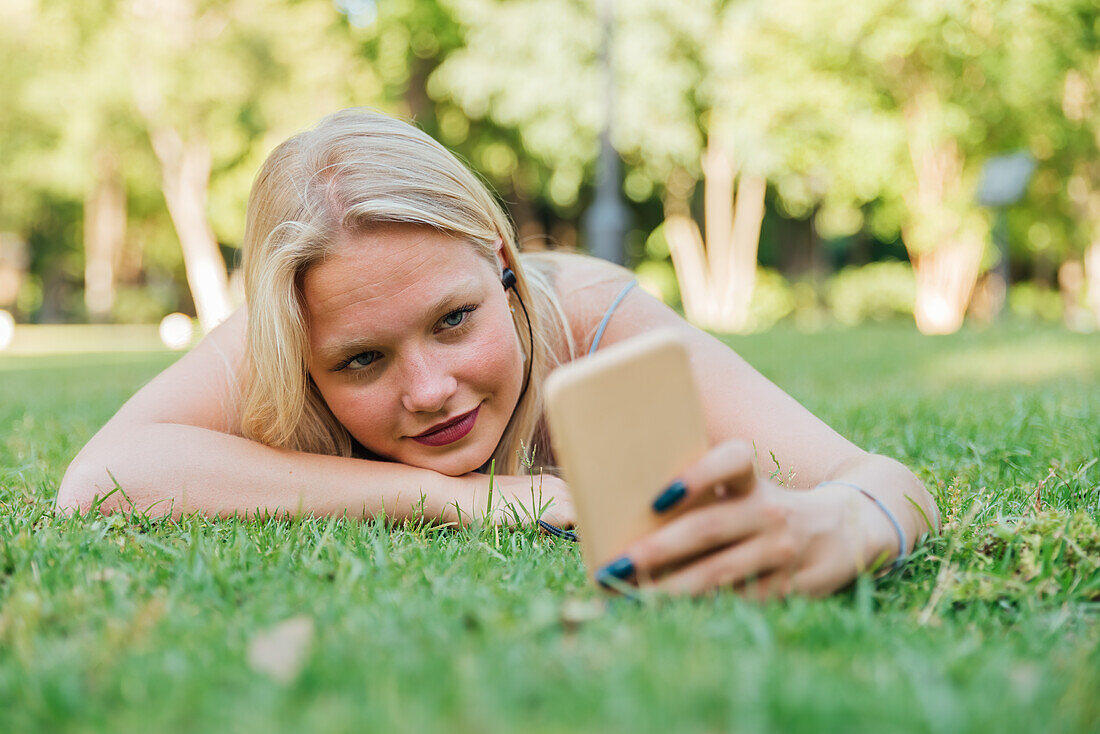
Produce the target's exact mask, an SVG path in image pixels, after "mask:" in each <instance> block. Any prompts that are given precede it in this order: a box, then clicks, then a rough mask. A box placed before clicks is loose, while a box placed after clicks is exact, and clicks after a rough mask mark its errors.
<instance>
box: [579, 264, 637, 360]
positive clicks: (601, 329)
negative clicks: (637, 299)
mask: <svg viewBox="0 0 1100 734" xmlns="http://www.w3.org/2000/svg"><path fill="white" fill-rule="evenodd" d="M636 285H638V281H636V280H632V281H630V282H629V283H627V284H626V285H625V286H623V289H622V290H621V291H619V295H617V296H615V300H614V301H612V302H611V305H610V306H608V308H607V313H605V314H604V315H603V320H602V321H600V325H599V328H597V329H596V336H595V338H594V339H592V346H591V347H589V348H588V353H589V354H592V352H594V351H596V347H598V346H600V339H603V332H604V329H606V328H607V322H608V321H610V320H611V314H613V313H615V309H616V308H618V307H619V304H620V303H622V300H623V299H624V298H626V294H627V293H629V292H630V289H631V288H633V287H634V286H636Z"/></svg>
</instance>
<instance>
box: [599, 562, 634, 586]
mask: <svg viewBox="0 0 1100 734" xmlns="http://www.w3.org/2000/svg"><path fill="white" fill-rule="evenodd" d="M633 575H634V561H632V560H630V559H629V558H627V557H626V556H621V557H619V558H616V559H615V560H614V561H612V562H611V563H609V564H607V565H606V566H604V567H603V568H601V569H600V570H599V571H597V572H596V580H597V581H599V582H600V583H601V584H602V583H603V582H604V581H605V580H606V579H608V578H612V577H613V578H617V579H619V580H620V581H623V580H625V579H628V578H630V577H631V576H633Z"/></svg>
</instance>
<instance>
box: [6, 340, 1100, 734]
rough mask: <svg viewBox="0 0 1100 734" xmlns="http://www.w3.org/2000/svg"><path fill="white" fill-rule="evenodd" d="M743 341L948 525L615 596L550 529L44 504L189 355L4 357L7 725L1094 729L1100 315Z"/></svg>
mask: <svg viewBox="0 0 1100 734" xmlns="http://www.w3.org/2000/svg"><path fill="white" fill-rule="evenodd" d="M730 343H731V344H733V345H734V346H735V347H736V348H737V349H738V350H739V351H740V352H741V353H742V354H743V355H745V356H746V357H747V358H748V359H749V360H750V361H751V362H752V363H753V364H755V365H756V366H757V367H758V368H759V369H761V370H762V371H763V372H764V373H765V374H767V375H768V376H769V377H771V378H772V379H773V380H775V381H776V382H777V383H778V384H779V385H781V386H782V387H784V388H785V389H787V390H788V391H789V392H790V393H792V394H793V395H794V396H795V397H797V398H798V399H799V400H801V401H802V402H803V403H804V404H806V405H807V406H808V407H809V408H810V409H811V410H813V411H814V412H815V413H817V414H818V415H819V416H821V417H822V418H824V419H825V420H826V421H827V422H829V423H830V424H831V425H833V426H834V427H836V428H837V429H838V430H839V431H840V432H841V433H843V434H845V435H846V436H848V437H850V438H852V439H853V440H854V441H855V442H856V443H858V444H860V445H861V446H863V447H865V448H867V449H870V450H872V451H877V452H881V453H885V454H888V455H891V456H895V457H897V458H899V459H901V460H902V461H904V462H905V463H907V464H908V465H909V466H911V467H912V468H913V469H914V470H915V471H916V472H917V473H918V475H919V476H921V477H922V478H923V479H925V480H926V481H927V482H928V485H929V487H931V488H932V489H933V491H934V493H935V494H936V496H937V498H938V501H939V503H940V507H941V509H942V511H943V514H944V518H945V519H946V520H947V527H946V531H945V533H944V535H943V536H942V537H940V538H936V539H933V540H931V541H929V542H928V543H926V544H925V545H924V546H923V547H922V548H921V549H920V550H919V551H918V552H917V554H916V558H915V559H914V560H913V561H912V562H911V563H910V564H909V565H908V566H906V567H905V569H904V570H903V571H901V572H900V573H899V574H894V575H892V576H889V577H887V578H885V579H882V580H880V581H878V582H874V581H870V580H866V579H864V580H861V581H860V582H858V583H857V584H855V585H854V586H853V587H852V588H851V589H849V590H848V591H846V592H844V593H842V594H840V595H838V596H836V597H834V598H831V599H827V600H823V601H806V600H800V599H795V600H792V601H789V602H786V603H782V604H778V603H777V604H771V605H767V606H759V605H754V604H749V603H744V602H742V601H740V600H739V599H738V598H736V597H734V596H732V595H728V594H722V595H716V596H713V597H710V598H706V599H700V600H684V599H678V600H653V601H647V602H645V603H642V604H635V603H630V602H624V601H617V602H613V603H610V604H607V605H604V604H602V603H601V602H600V601H599V598H598V596H597V595H595V594H594V593H593V592H591V591H590V590H589V589H588V588H587V587H586V586H585V583H584V577H583V572H582V569H581V566H580V560H579V554H578V550H577V548H575V547H573V546H572V545H569V544H566V543H563V542H562V541H555V540H553V539H551V538H548V537H546V536H541V535H538V534H536V533H535V532H533V531H529V530H528V531H517V532H496V533H494V532H493V531H491V530H484V529H471V530H464V531H459V532H454V531H441V530H438V529H431V528H420V529H418V528H414V527H390V526H388V525H387V524H385V523H362V522H346V521H341V520H325V519H322V520H306V521H300V522H266V523H265V522H239V521H219V522H210V521H207V520H204V519H200V518H193V519H188V520H185V521H181V522H178V523H176V522H167V521H157V522H149V521H147V520H143V519H141V518H125V517H122V516H112V517H107V518H100V517H89V518H86V519H79V518H78V519H72V520H64V519H54V518H53V516H52V502H53V498H54V495H55V493H56V488H57V485H58V483H59V482H60V479H61V476H62V474H63V472H64V469H65V467H66V465H67V464H68V462H69V460H70V459H71V458H72V457H73V455H74V454H75V453H76V451H77V450H78V449H79V447H80V446H81V445H82V444H83V443H84V442H85V441H86V440H87V439H88V438H89V437H90V436H91V435H92V434H93V433H94V431H95V430H96V428H97V427H99V426H100V425H102V423H103V422H105V421H106V420H107V418H108V417H109V416H110V415H111V414H112V412H113V411H114V410H115V409H116V408H117V407H118V406H119V405H120V404H121V403H122V402H123V401H124V400H125V399H126V397H127V396H128V395H129V394H130V393H132V391H133V390H134V389H135V388H136V387H138V386H139V385H141V384H142V383H144V382H145V381H147V380H148V379H149V378H151V377H152V376H153V375H154V374H156V373H157V372H158V371H159V370H160V369H162V368H163V367H164V366H166V365H167V364H169V363H170V362H171V361H172V360H173V359H175V358H176V355H173V354H168V353H131V354H116V355H108V354H94V353H76V354H65V355H54V356H49V357H31V356H11V355H9V356H6V357H3V356H0V392H2V396H3V399H2V401H0V731H4V732H22V731H51V732H65V731H92V730H95V731H110V732H130V731H134V732H137V731H141V732H146V731H162V730H174V731H230V732H253V731H255V732H267V731H285V732H306V731H345V730H375V731H390V730H401V731H413V730H423V731H433V732H434V731H471V732H475V731H476V732H486V731H488V732H497V731H499V732H512V731H520V730H524V731H527V730H530V731H547V732H556V731H561V732H575V731H577V730H582V731H642V732H648V731H653V732H658V731H660V732H664V731H674V732H678V733H679V732H695V731H699V732H714V731H725V730H736V731H782V732H798V731H821V730H835V731H843V732H858V731H866V732H875V733H876V734H879V733H883V732H892V731H918V732H919V731H928V732H945V731H950V732H956V731H974V732H979V731H980V732H989V731H995V730H1010V731H1028V732H1032V731H1051V732H1068V731H1100V569H1098V566H1100V530H1098V526H1097V521H1098V520H1100V486H1098V485H1100V464H1098V463H1097V456H1098V446H1100V337H1097V336H1096V335H1092V336H1087V335H1075V334H1069V333H1066V332H1063V331H1060V330H1055V329H1049V330H1047V329H1042V328H1034V327H1028V328H1023V327H1020V326H1014V325H1011V324H1008V325H1002V326H1000V327H998V328H996V329H994V330H990V331H985V332H975V331H966V332H963V333H960V334H957V335H955V336H951V337H944V338H936V339H930V338H926V337H920V336H919V335H918V334H917V333H916V332H915V331H914V330H913V329H912V328H911V327H907V326H903V325H889V326H878V327H865V328H861V329H858V330H852V331H835V332H825V333H820V334H814V335H804V334H799V333H796V332H793V331H785V330H776V331H772V332H769V333H767V334H763V335H759V336H753V337H738V338H734V339H731V340H730ZM288 619H297V621H296V622H295V623H294V624H293V625H291V626H290V627H282V628H280V627H277V625H279V623H281V622H284V621H285V620H288ZM273 626H275V627H273ZM291 627H292V628H294V629H297V630H298V633H301V634H304V635H305V636H309V635H310V634H311V635H312V643H311V644H309V645H306V646H304V647H303V646H300V645H298V644H297V643H296V642H295V634H294V633H293V629H291ZM280 630H282V632H283V633H285V634H284V635H283V636H280ZM257 633H262V634H260V636H259V637H257ZM250 647H251V648H252V650H253V651H254V652H258V653H263V652H265V651H267V652H270V649H271V648H274V649H276V650H277V651H281V652H284V653H285V652H287V651H293V650H294V649H297V648H301V649H302V650H304V657H303V659H302V663H301V667H300V670H297V672H296V673H295V672H294V671H293V670H292V671H291V675H290V678H289V680H288V681H286V682H280V681H279V680H276V679H274V678H272V677H271V676H269V675H267V674H264V673H262V672H257V671H256V669H255V667H256V666H254V665H251V664H250V662H249V650H250ZM260 667H262V666H260ZM293 667H294V666H293V665H292V666H291V668H293Z"/></svg>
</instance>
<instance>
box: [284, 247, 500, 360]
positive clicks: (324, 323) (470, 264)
mask: <svg viewBox="0 0 1100 734" xmlns="http://www.w3.org/2000/svg"><path fill="white" fill-rule="evenodd" d="M491 274H492V267H491V266H490V264H489V263H488V262H487V261H486V260H485V259H484V258H483V257H481V256H480V255H479V254H478V253H477V252H476V251H475V250H474V247H473V246H472V245H470V244H469V243H466V242H463V241H462V240H459V239H456V238H454V237H452V236H450V235H448V234H445V233H442V232H439V231H437V230H434V229H431V228H426V227H416V226H410V225H392V226H386V227H379V228H377V229H372V230H368V231H365V232H359V233H355V234H350V235H348V236H347V237H346V238H344V239H343V240H342V241H341V242H339V243H338V244H337V245H336V246H335V248H334V251H333V253H332V254H330V255H329V257H328V258H326V259H325V260H324V261H323V262H321V263H319V264H317V265H315V266H314V267H312V268H310V269H309V270H308V271H306V273H305V274H304V276H303V278H302V296H303V301H304V302H305V306H306V310H307V313H308V317H309V322H310V332H311V342H313V343H314V346H316V345H317V343H318V342H317V340H316V338H317V337H322V338H324V337H328V336H330V332H333V331H336V332H344V331H348V330H349V329H352V327H355V328H358V330H359V331H362V330H363V329H365V328H370V329H372V330H374V329H378V328H383V327H386V326H388V325H393V326H401V325H402V324H403V323H406V322H409V321H410V320H415V318H416V317H417V316H419V315H420V314H419V311H420V310H422V309H425V308H427V307H428V306H429V305H430V304H432V303H434V302H436V301H437V300H438V299H439V297H440V296H442V295H446V293H448V292H451V291H456V290H459V291H460V290H462V289H469V288H472V287H475V286H476V285H477V284H479V283H481V282H482V281H483V280H484V279H485V278H486V277H487V276H489V275H491Z"/></svg>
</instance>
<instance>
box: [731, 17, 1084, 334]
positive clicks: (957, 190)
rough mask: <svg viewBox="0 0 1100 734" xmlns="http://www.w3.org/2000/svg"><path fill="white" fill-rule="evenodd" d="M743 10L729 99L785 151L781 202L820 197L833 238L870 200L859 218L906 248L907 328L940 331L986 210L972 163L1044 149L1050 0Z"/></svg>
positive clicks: (973, 258) (981, 240)
mask: <svg viewBox="0 0 1100 734" xmlns="http://www.w3.org/2000/svg"><path fill="white" fill-rule="evenodd" d="M754 7H755V10H756V13H755V18H754V21H753V23H752V24H751V25H750V26H749V28H751V31H750V33H749V35H747V36H742V37H741V41H742V43H740V44H734V45H735V46H737V47H738V48H740V49H741V51H740V53H742V54H743V56H744V58H745V59H746V60H747V61H746V63H747V66H748V68H749V70H750V71H749V72H748V73H746V74H745V78H746V79H747V80H748V81H749V84H750V85H751V86H750V87H749V91H748V92H747V93H743V94H741V95H740V98H741V100H742V105H752V106H753V107H756V109H757V112H756V113H755V114H758V115H763V116H766V117H770V118H771V121H772V124H770V125H765V126H764V128H763V129H766V130H769V131H770V134H769V137H770V144H771V147H772V148H773V149H774V150H779V151H780V152H781V153H782V154H783V155H784V158H783V160H782V161H781V163H780V165H779V166H778V167H777V169H778V171H780V173H779V174H778V176H777V177H776V186H777V189H778V191H779V193H780V196H781V200H783V201H784V203H785V204H787V206H788V207H790V206H791V204H794V205H795V206H796V207H797V205H798V204H799V203H800V202H799V200H800V199H801V200H802V202H801V203H802V204H803V205H807V204H809V203H810V202H812V201H815V200H820V201H822V203H823V205H822V208H821V210H820V211H819V212H818V215H817V219H818V223H819V226H822V225H825V227H826V228H827V229H831V230H833V231H834V232H835V233H840V234H844V233H846V230H847V232H851V231H854V230H855V229H857V228H858V227H859V226H860V224H861V223H862V217H861V215H860V213H859V208H860V207H862V206H864V205H865V204H866V203H868V202H873V206H872V207H871V208H870V211H871V214H872V218H871V220H870V221H869V222H868V224H869V225H870V227H871V228H872V230H873V231H874V232H875V234H876V235H878V236H880V237H884V238H886V239H889V237H890V235H891V234H892V233H893V232H895V231H900V232H901V233H902V235H903V239H904V241H905V244H906V247H907V249H908V250H909V253H910V259H911V260H912V262H913V265H914V270H915V275H916V283H917V292H916V300H915V307H914V315H915V317H916V321H917V325H918V327H919V328H921V330H922V331H925V332H928V333H944V332H950V331H954V330H955V329H957V328H958V327H959V325H960V324H961V323H962V319H963V316H964V314H965V312H966V307H967V304H968V302H969V300H970V295H971V292H972V290H973V288H974V284H975V282H976V280H977V277H978V275H979V273H980V272H981V270H982V268H983V267H984V266H986V265H987V264H988V258H987V253H986V243H987V241H988V238H989V222H988V219H987V216H986V215H985V213H984V212H982V211H981V210H980V209H979V208H978V207H977V206H976V204H975V201H974V190H975V184H976V181H977V174H978V172H979V170H980V168H981V164H982V163H983V162H984V160H985V159H986V158H987V157H988V156H990V155H992V154H996V153H1000V152H1003V151H1007V150H1014V149H1018V148H1025V149H1030V150H1031V152H1032V154H1033V155H1034V156H1035V157H1036V158H1038V159H1039V160H1040V161H1043V160H1046V159H1048V158H1050V156H1051V151H1050V148H1051V145H1052V141H1051V139H1050V138H1049V137H1047V136H1046V135H1045V134H1044V133H1040V131H1039V128H1040V127H1042V126H1043V125H1044V124H1046V117H1045V116H1044V113H1043V112H1042V111H1041V107H1037V106H1035V105H1034V100H1035V99H1036V97H1037V95H1038V96H1042V94H1043V93H1044V90H1046V89H1049V88H1051V87H1057V86H1060V84H1059V81H1060V80H1059V78H1058V77H1059V74H1060V73H1061V72H1060V71H1059V67H1058V65H1057V59H1056V56H1055V55H1053V54H1052V53H1051V52H1050V43H1049V42H1048V41H1047V39H1048V38H1050V36H1051V33H1052V32H1054V31H1057V30H1058V29H1057V28H1054V27H1053V26H1052V23H1051V20H1050V17H1049V15H1050V13H1049V8H1048V7H1045V4H1044V3H1042V2H1038V1H1036V2H1018V3H999V2H993V1H992V0H960V2H955V3H895V2H892V1H891V0H868V1H867V2H863V3H857V4H851V3H843V2H840V1H839V0H821V2H815V3H806V2H803V1H802V0H777V1H776V2H771V3H768V4H766V5H765V4H759V5H755V6H754ZM1065 17H1067V18H1068V17H1069V16H1068V15H1065ZM1055 35H1056V37H1059V38H1061V37H1064V33H1056V34H1055ZM777 82H778V83H777ZM765 85H766V86H767V87H770V88H771V90H772V91H771V92H770V93H769V90H768V89H765V88H763V87H764V86H765ZM742 111H743V113H745V114H753V112H752V111H751V110H744V109H743V108H742ZM792 137H798V138H801V140H792ZM799 189H801V190H802V191H801V192H800V191H799Z"/></svg>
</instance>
